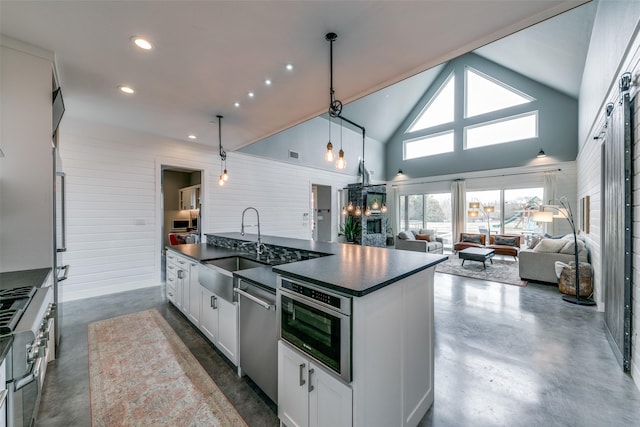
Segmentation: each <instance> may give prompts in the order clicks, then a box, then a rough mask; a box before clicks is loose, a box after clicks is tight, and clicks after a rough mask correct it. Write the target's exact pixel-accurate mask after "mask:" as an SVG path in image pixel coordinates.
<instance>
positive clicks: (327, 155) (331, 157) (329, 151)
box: [324, 141, 334, 162]
mask: <svg viewBox="0 0 640 427" xmlns="http://www.w3.org/2000/svg"><path fill="white" fill-rule="evenodd" d="M324 159H325V160H326V161H327V162H333V160H334V155H333V144H332V143H331V141H329V142H328V143H327V152H326V153H324Z"/></svg>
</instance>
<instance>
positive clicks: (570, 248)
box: [560, 240, 586, 255]
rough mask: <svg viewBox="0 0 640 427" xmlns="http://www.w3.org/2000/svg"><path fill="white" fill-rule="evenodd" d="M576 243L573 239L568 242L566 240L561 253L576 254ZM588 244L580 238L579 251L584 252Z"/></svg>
mask: <svg viewBox="0 0 640 427" xmlns="http://www.w3.org/2000/svg"><path fill="white" fill-rule="evenodd" d="M574 248H575V243H574V242H573V240H570V241H568V242H566V243H565V244H564V246H563V247H562V249H560V253H561V254H570V255H573V254H575V249H574ZM585 248H586V246H585V244H584V242H583V241H582V240H578V253H580V252H582V251H583V250H585Z"/></svg>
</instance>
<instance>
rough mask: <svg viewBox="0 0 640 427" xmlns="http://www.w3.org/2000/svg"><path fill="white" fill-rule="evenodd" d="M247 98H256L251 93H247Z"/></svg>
mask: <svg viewBox="0 0 640 427" xmlns="http://www.w3.org/2000/svg"><path fill="white" fill-rule="evenodd" d="M247 96H248V97H249V98H253V97H254V96H256V95H255V93H253V92H249V93H248V94H247Z"/></svg>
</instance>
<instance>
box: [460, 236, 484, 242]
mask: <svg viewBox="0 0 640 427" xmlns="http://www.w3.org/2000/svg"><path fill="white" fill-rule="evenodd" d="M462 241H463V242H469V243H477V244H481V243H480V242H481V240H480V236H478V235H474V234H463V235H462Z"/></svg>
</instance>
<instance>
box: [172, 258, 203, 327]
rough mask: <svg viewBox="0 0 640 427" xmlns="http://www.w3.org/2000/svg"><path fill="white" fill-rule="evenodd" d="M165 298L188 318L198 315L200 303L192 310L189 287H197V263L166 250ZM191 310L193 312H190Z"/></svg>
mask: <svg viewBox="0 0 640 427" xmlns="http://www.w3.org/2000/svg"><path fill="white" fill-rule="evenodd" d="M166 273H167V282H166V292H167V299H168V300H169V301H171V302H172V303H173V305H175V306H176V307H178V308H179V309H180V311H182V312H183V313H184V314H185V315H186V316H187V317H188V318H189V319H190V320H192V318H193V317H195V318H198V317H199V316H200V304H199V303H198V304H196V305H195V306H194V307H193V310H192V304H191V289H192V288H194V287H196V286H197V287H199V286H200V284H199V283H198V273H197V263H196V262H195V261H193V260H191V259H189V258H187V257H184V256H181V255H178V254H176V253H175V252H173V251H171V250H168V251H167V269H166ZM192 311H193V314H192Z"/></svg>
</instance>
